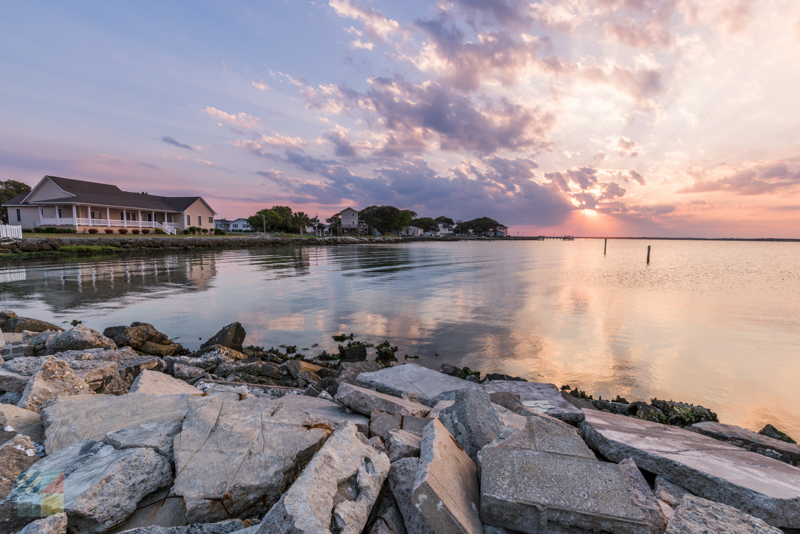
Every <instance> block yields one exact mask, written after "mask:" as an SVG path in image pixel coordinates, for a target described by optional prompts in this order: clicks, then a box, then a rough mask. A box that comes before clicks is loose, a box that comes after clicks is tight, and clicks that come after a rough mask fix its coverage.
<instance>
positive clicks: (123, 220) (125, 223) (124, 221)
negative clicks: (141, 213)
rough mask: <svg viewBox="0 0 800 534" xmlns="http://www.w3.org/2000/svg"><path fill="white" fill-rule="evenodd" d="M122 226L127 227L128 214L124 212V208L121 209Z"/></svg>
mask: <svg viewBox="0 0 800 534" xmlns="http://www.w3.org/2000/svg"><path fill="white" fill-rule="evenodd" d="M122 226H124V227H125V228H127V227H128V214H127V213H125V210H124V209H123V210H122Z"/></svg>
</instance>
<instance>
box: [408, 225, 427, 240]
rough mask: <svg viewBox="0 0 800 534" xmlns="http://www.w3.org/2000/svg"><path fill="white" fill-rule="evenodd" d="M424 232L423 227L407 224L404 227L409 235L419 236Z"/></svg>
mask: <svg viewBox="0 0 800 534" xmlns="http://www.w3.org/2000/svg"><path fill="white" fill-rule="evenodd" d="M424 233H425V232H424V231H423V230H422V228H417V227H416V226H406V227H405V228H403V234H405V235H409V236H415V237H419V236H421V235H422V234H424Z"/></svg>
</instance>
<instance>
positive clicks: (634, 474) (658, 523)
mask: <svg viewBox="0 0 800 534" xmlns="http://www.w3.org/2000/svg"><path fill="white" fill-rule="evenodd" d="M619 468H620V471H621V472H622V476H623V477H624V478H625V480H626V482H627V483H628V487H629V488H630V490H631V494H632V495H633V500H634V502H635V503H636V504H637V505H638V506H639V508H640V509H641V510H642V512H644V516H645V520H646V521H647V523H648V524H649V525H650V533H651V534H662V533H663V532H664V530H665V529H666V528H667V517H666V516H665V515H664V511H663V510H662V509H661V505H660V504H659V502H658V499H656V496H655V495H654V494H653V491H652V490H651V489H650V486H649V485H648V484H647V481H646V480H645V478H644V476H643V475H642V472H641V471H639V468H638V467H637V466H636V462H634V461H633V460H631V459H630V458H625V459H624V460H622V461H621V462H620V463H619Z"/></svg>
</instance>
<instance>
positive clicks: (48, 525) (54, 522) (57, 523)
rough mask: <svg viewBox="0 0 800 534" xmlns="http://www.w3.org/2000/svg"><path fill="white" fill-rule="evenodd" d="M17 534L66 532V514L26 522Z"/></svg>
mask: <svg viewBox="0 0 800 534" xmlns="http://www.w3.org/2000/svg"><path fill="white" fill-rule="evenodd" d="M17 534H67V514H56V515H51V516H50V517H43V518H42V519H38V520H36V521H34V522H33V523H30V524H28V526H26V527H25V528H23V529H22V530H20V531H19V532H17Z"/></svg>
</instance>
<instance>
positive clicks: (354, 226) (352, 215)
mask: <svg viewBox="0 0 800 534" xmlns="http://www.w3.org/2000/svg"><path fill="white" fill-rule="evenodd" d="M339 216H340V217H341V221H342V230H347V232H348V233H352V232H353V230H355V231H356V233H358V231H359V228H360V227H361V225H360V224H359V220H358V212H357V211H356V210H354V209H353V208H347V209H345V210H342V211H341V212H340V213H339Z"/></svg>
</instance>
